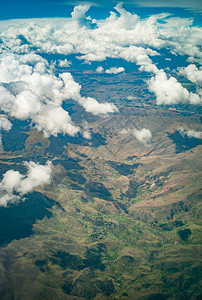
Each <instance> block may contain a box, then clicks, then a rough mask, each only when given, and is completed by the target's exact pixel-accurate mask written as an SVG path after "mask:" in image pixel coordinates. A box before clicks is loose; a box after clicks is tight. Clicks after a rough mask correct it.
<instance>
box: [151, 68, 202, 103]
mask: <svg viewBox="0 0 202 300" xmlns="http://www.w3.org/2000/svg"><path fill="white" fill-rule="evenodd" d="M148 84H149V89H150V91H151V92H153V93H155V95H156V103H157V104H158V105H162V104H165V105H170V104H177V103H181V102H184V103H186V102H189V103H191V104H200V103H201V102H202V99H201V97H200V96H199V95H198V94H194V93H189V92H188V90H187V89H186V88H184V87H183V86H182V85H181V84H180V83H179V82H178V81H177V80H176V79H175V78H174V77H170V78H169V79H168V78H167V76H166V74H165V72H163V71H160V72H159V73H158V74H156V76H155V77H152V78H151V79H150V80H149V81H148Z"/></svg>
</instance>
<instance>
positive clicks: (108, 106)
mask: <svg viewBox="0 0 202 300" xmlns="http://www.w3.org/2000/svg"><path fill="white" fill-rule="evenodd" d="M79 103H80V105H82V106H83V107H84V108H85V110H86V111H87V112H89V113H92V114H93V115H99V114H107V113H113V112H118V109H117V107H116V106H115V105H114V104H112V103H107V102H105V103H99V102H98V101H97V100H96V99H94V98H91V97H87V98H84V97H82V98H81V99H80V100H79Z"/></svg>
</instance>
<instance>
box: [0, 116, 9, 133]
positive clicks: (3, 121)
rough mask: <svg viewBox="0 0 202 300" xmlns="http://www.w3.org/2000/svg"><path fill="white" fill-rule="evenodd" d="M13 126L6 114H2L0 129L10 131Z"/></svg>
mask: <svg viewBox="0 0 202 300" xmlns="http://www.w3.org/2000/svg"><path fill="white" fill-rule="evenodd" d="M11 127H12V123H11V122H10V121H9V120H8V119H7V117H6V116H5V115H0V129H3V130H6V131H9V130H10V129H11Z"/></svg>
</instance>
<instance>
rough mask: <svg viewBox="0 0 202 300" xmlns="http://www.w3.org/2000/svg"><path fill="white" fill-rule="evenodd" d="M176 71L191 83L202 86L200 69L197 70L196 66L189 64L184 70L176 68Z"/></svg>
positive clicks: (201, 69)
mask: <svg viewBox="0 0 202 300" xmlns="http://www.w3.org/2000/svg"><path fill="white" fill-rule="evenodd" d="M178 71H179V73H180V74H181V75H183V76H184V77H186V78H187V79H189V80H190V81H191V82H194V83H198V84H202V67H200V68H199V69H198V68H197V67H196V65H194V64H191V65H189V66H187V67H186V68H183V67H181V68H178Z"/></svg>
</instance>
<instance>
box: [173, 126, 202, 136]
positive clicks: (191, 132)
mask: <svg viewBox="0 0 202 300" xmlns="http://www.w3.org/2000/svg"><path fill="white" fill-rule="evenodd" d="M178 131H179V132H180V134H181V135H182V136H185V135H186V136H188V137H189V138H192V137H194V138H196V139H202V131H196V130H193V129H189V130H185V129H184V128H183V127H179V128H178Z"/></svg>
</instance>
